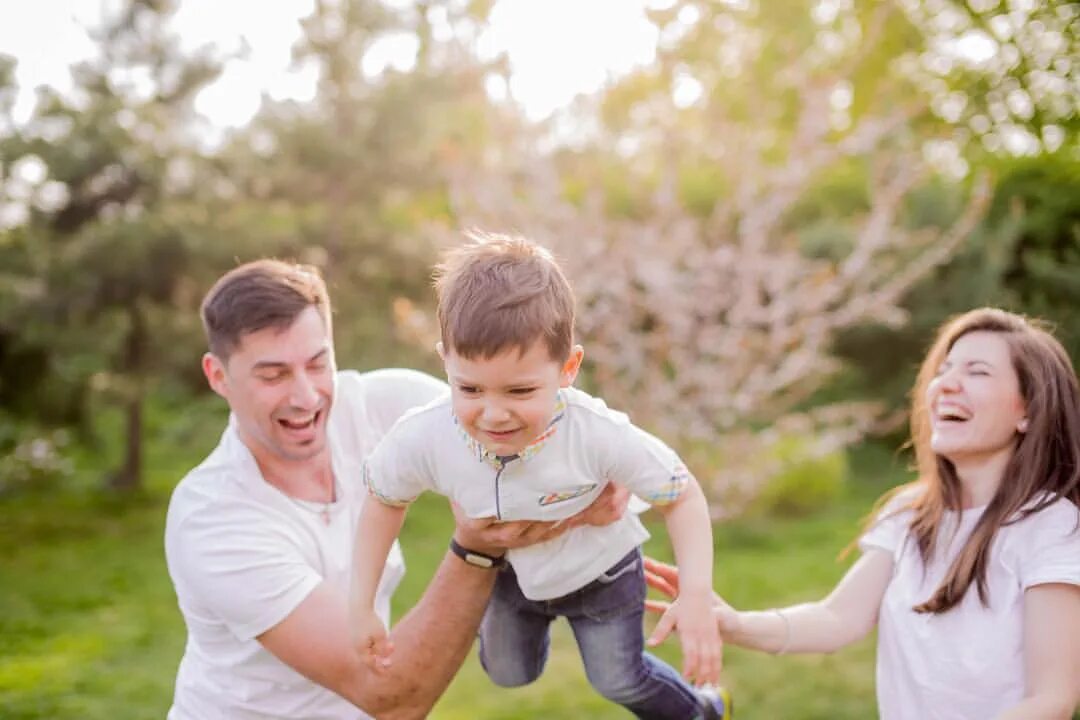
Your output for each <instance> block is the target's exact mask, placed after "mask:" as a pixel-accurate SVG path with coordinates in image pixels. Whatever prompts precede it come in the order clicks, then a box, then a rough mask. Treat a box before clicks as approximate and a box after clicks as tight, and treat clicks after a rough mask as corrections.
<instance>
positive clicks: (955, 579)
mask: <svg viewBox="0 0 1080 720" xmlns="http://www.w3.org/2000/svg"><path fill="white" fill-rule="evenodd" d="M911 429H912V438H913V444H914V446H915V455H916V459H917V464H918V473H919V476H918V479H917V480H915V481H914V482H912V483H909V484H908V485H905V486H902V487H900V488H897V489H896V490H894V491H892V492H891V493H889V494H888V495H886V497H885V498H883V500H882V502H881V503H880V504H879V505H880V507H881V508H882V509H881V510H880V512H879V513H877V515H876V517H875V518H874V520H873V521H872V522H871V523H870V524H869V526H868V528H867V530H866V532H865V534H863V535H862V537H861V538H860V540H859V547H860V549H861V550H862V556H861V557H860V558H859V560H858V561H857V562H856V563H855V564H854V565H853V566H852V568H851V569H850V570H849V571H848V572H847V574H846V575H845V576H844V578H843V579H842V580H841V581H840V583H839V584H838V585H837V586H836V588H835V589H834V590H833V591H832V593H830V595H829V596H828V597H827V598H825V599H824V600H821V601H819V602H815V603H807V604H804V605H797V606H793V607H787V608H780V609H773V610H767V611H762V612H737V611H735V610H734V609H732V608H731V607H730V606H728V605H727V604H726V603H724V602H723V601H722V600H720V599H719V598H717V601H716V607H715V615H716V618H717V622H718V623H719V626H720V630H721V632H722V633H723V635H724V638H725V640H726V641H728V642H731V643H734V644H736V645H740V646H743V647H747V648H751V649H756V650H764V651H768V652H773V653H777V654H783V653H787V652H802V653H824V652H831V651H834V650H837V649H838V648H841V647H843V646H845V645H848V644H850V643H853V642H855V641H857V640H859V639H860V638H862V637H864V636H865V635H866V634H867V633H868V632H870V630H871V629H872V628H873V627H874V625H875V624H877V625H878V629H879V635H878V651H877V694H878V707H879V713H880V716H881V718H883V720H907V719H909V718H910V719H911V720H915V719H916V718H918V719H920V720H923V719H926V718H972V719H974V718H979V719H980V720H981V719H982V718H999V719H1005V718H1063V719H1064V720H1068V718H1070V717H1071V716H1072V713H1073V711H1074V709H1075V708H1076V707H1077V704H1078V702H1080V510H1078V507H1080V392H1078V389H1077V378H1076V373H1075V371H1074V370H1073V368H1072V365H1071V363H1070V361H1069V358H1068V355H1067V354H1066V353H1065V351H1064V350H1063V349H1062V347H1061V345H1060V343H1058V342H1057V340H1055V339H1054V338H1053V337H1052V336H1051V335H1050V334H1049V333H1048V332H1046V331H1045V330H1043V329H1041V328H1040V327H1038V326H1036V325H1035V324H1033V323H1030V322H1028V321H1026V320H1025V319H1024V318H1022V317H1020V316H1017V315H1014V314H1011V313H1007V312H1004V311H1001V310H994V309H980V310H973V311H971V312H969V313H967V314H965V315H962V316H960V317H958V318H956V319H954V320H952V321H950V322H948V323H946V324H945V325H944V326H943V327H942V328H941V330H940V331H939V333H938V337H937V340H936V342H935V343H934V345H933V347H932V348H931V350H930V353H929V354H928V356H927V357H926V360H925V361H924V362H923V364H922V368H921V370H920V371H919V376H918V380H917V383H916V387H915V392H914V394H913V407H912V417H911ZM647 567H648V568H649V569H650V570H651V571H652V577H651V584H652V585H653V586H654V587H657V588H659V589H661V590H664V591H666V592H668V593H669V594H672V593H674V592H676V591H677V588H678V576H677V573H675V572H674V571H673V569H672V568H670V567H669V566H665V565H662V564H660V563H655V562H651V563H649V564H648V565H647ZM650 605H651V606H652V607H651V609H662V607H663V605H664V603H650ZM670 631H671V628H670V627H667V626H664V625H663V624H661V625H658V626H657V628H656V631H655V632H654V634H653V637H652V638H651V639H650V642H659V641H660V640H662V639H663V637H664V636H666V635H667V634H668V633H669V632H670Z"/></svg>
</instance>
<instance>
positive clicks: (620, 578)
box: [581, 550, 645, 622]
mask: <svg viewBox="0 0 1080 720" xmlns="http://www.w3.org/2000/svg"><path fill="white" fill-rule="evenodd" d="M644 602H645V568H644V566H643V564H642V561H641V553H640V552H639V551H637V550H634V551H633V553H632V555H631V556H627V557H625V558H623V559H622V560H620V561H619V562H617V563H615V565H614V566H613V567H612V568H610V569H609V570H606V571H605V572H603V573H601V574H600V576H599V577H597V578H596V580H594V581H593V582H591V583H589V585H587V586H586V587H585V589H584V590H583V591H582V598H581V611H582V613H583V614H584V615H585V616H586V617H588V618H589V619H591V620H598V621H601V622H602V621H605V620H610V619H612V618H615V617H619V616H620V615H628V614H632V613H641V612H642V611H643V609H642V608H643V603H644Z"/></svg>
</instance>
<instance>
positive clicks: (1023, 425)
mask: <svg viewBox="0 0 1080 720" xmlns="http://www.w3.org/2000/svg"><path fill="white" fill-rule="evenodd" d="M1027 429H1028V420H1027V418H1024V419H1023V420H1021V421H1020V422H1018V423H1016V432H1019V433H1026V432H1027Z"/></svg>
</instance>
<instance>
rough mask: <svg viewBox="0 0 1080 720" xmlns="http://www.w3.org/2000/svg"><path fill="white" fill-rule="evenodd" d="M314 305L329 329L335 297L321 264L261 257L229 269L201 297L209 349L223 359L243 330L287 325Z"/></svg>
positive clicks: (279, 328)
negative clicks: (328, 293) (327, 288)
mask: <svg viewBox="0 0 1080 720" xmlns="http://www.w3.org/2000/svg"><path fill="white" fill-rule="evenodd" d="M309 307H314V308H315V309H317V310H318V311H319V315H321V316H322V319H323V322H325V323H326V328H327V331H329V330H330V298H329V296H328V295H327V292H326V283H324V282H323V279H322V277H321V276H320V275H319V271H318V269H316V268H315V267H313V266H311V265H298V264H296V263H289V262H283V261H281V260H269V259H267V260H256V261H254V262H249V263H245V264H243V265H240V266H239V267H236V268H233V269H232V270H230V271H229V272H227V273H225V275H223V276H222V277H221V278H220V279H218V281H217V282H216V283H214V286H213V287H212V288H210V291H209V292H207V293H206V297H205V298H203V302H202V311H201V313H202V322H203V329H204V330H205V331H206V341H207V344H208V345H209V347H210V352H212V353H213V354H214V355H217V356H218V357H219V358H221V359H222V360H223V361H224V360H228V358H229V356H230V355H231V354H232V353H233V352H234V351H235V350H236V348H237V347H239V346H240V342H241V340H242V339H243V337H244V335H247V334H249V333H253V332H258V331H259V330H263V329H265V328H271V327H272V328H277V329H278V330H284V329H286V328H288V327H289V326H290V325H292V323H293V322H294V321H295V320H296V318H297V317H298V316H299V315H300V313H302V312H303V311H304V310H306V309H307V308H309Z"/></svg>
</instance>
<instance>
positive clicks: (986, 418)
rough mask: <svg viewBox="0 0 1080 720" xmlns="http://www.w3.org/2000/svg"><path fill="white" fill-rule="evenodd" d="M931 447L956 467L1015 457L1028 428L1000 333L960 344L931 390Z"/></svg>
mask: <svg viewBox="0 0 1080 720" xmlns="http://www.w3.org/2000/svg"><path fill="white" fill-rule="evenodd" d="M926 401H927V408H928V410H929V413H930V430H931V434H930V447H931V448H932V449H933V451H934V452H936V453H937V454H939V455H941V456H943V457H945V458H946V459H948V460H950V461H952V462H953V463H960V462H971V461H978V460H980V459H988V458H990V457H992V456H995V455H999V454H1000V453H1002V452H1007V453H1009V454H1011V453H1012V451H1013V449H1014V448H1015V444H1016V438H1017V433H1023V432H1025V431H1026V430H1027V418H1026V415H1025V413H1026V411H1025V408H1024V400H1023V397H1021V395H1020V382H1019V379H1018V378H1017V376H1016V370H1015V368H1014V367H1013V362H1012V357H1011V354H1010V352H1009V346H1008V344H1007V342H1006V341H1005V338H1004V337H1003V336H1002V335H1001V334H1000V333H994V332H984V331H977V332H971V333H968V334H966V335H964V336H962V337H961V338H960V339H959V340H957V341H956V342H955V343H954V344H953V346H952V349H951V350H949V354H948V355H947V356H946V358H945V362H943V363H942V364H941V367H940V368H938V373H937V376H936V377H935V378H934V379H933V381H931V382H930V385H929V387H928V388H927V397H926Z"/></svg>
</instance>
